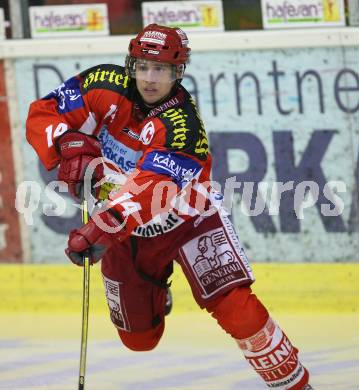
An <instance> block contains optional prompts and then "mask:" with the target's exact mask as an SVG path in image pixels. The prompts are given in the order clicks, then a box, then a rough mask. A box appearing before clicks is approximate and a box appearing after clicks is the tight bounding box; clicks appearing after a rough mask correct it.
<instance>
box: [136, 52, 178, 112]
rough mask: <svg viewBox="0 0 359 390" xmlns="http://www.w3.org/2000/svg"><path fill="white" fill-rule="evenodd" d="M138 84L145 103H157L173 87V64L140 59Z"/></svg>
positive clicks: (138, 61)
mask: <svg viewBox="0 0 359 390" xmlns="http://www.w3.org/2000/svg"><path fill="white" fill-rule="evenodd" d="M136 84H137V89H138V91H139V93H140V95H141V96H142V99H143V100H144V101H145V103H147V104H153V103H156V102H157V101H159V100H161V99H163V98H164V97H166V96H167V95H168V94H169V93H170V91H171V89H172V87H173V84H174V80H173V70H172V65H171V64H167V63H165V62H156V61H148V60H143V59H138V60H137V61H136Z"/></svg>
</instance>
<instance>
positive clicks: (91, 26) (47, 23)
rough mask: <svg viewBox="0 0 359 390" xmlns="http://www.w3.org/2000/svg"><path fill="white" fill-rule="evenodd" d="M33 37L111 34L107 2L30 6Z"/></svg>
mask: <svg viewBox="0 0 359 390" xmlns="http://www.w3.org/2000/svg"><path fill="white" fill-rule="evenodd" d="M29 17H30V26H31V37H32V38H50V37H51V38H52V37H69V36H76V37H78V36H103V35H109V25H108V16H107V4H100V3H99V4H76V5H56V6H34V7H29Z"/></svg>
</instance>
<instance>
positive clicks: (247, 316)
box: [207, 287, 269, 339]
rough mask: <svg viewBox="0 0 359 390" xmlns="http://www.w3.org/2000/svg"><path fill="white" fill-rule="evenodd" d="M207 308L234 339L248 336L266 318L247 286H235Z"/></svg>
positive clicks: (262, 307) (263, 308)
mask: <svg viewBox="0 0 359 390" xmlns="http://www.w3.org/2000/svg"><path fill="white" fill-rule="evenodd" d="M207 310H208V311H209V312H211V314H212V316H213V317H214V318H215V319H216V320H217V322H218V324H219V325H220V326H221V327H222V328H223V329H224V330H225V331H226V332H227V333H229V334H230V335H231V336H232V337H234V338H235V339H243V338H247V337H250V336H251V335H253V334H255V333H256V332H258V331H259V330H260V329H261V328H262V327H263V326H264V325H265V323H266V322H267V320H268V317H269V315H268V312H267V310H266V308H265V307H264V306H263V305H262V303H261V302H260V301H259V299H258V298H257V297H256V296H255V294H252V291H251V289H250V288H249V287H236V288H234V289H233V290H231V291H230V292H229V293H227V294H225V295H223V296H221V297H219V298H217V299H216V300H215V302H213V303H212V304H211V305H210V306H209V307H207Z"/></svg>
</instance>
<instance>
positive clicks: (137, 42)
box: [128, 24, 191, 65]
mask: <svg viewBox="0 0 359 390" xmlns="http://www.w3.org/2000/svg"><path fill="white" fill-rule="evenodd" d="M187 45H188V38H187V35H186V33H185V32H184V31H183V30H181V29H180V28H173V27H166V26H160V25H158V24H149V25H148V26H146V27H145V28H144V29H143V30H142V31H141V32H140V33H139V34H138V35H137V37H136V38H134V39H131V41H130V45H129V48H128V51H129V56H130V57H132V58H144V59H147V60H150V61H159V62H167V63H170V64H173V65H181V64H185V63H186V62H187V61H188V59H189V53H190V51H191V49H190V48H189V47H188V46H187Z"/></svg>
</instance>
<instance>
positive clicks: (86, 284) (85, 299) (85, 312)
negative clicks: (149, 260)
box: [79, 200, 90, 390]
mask: <svg viewBox="0 0 359 390" xmlns="http://www.w3.org/2000/svg"><path fill="white" fill-rule="evenodd" d="M82 222H83V223H84V224H86V223H87V222H88V209H87V201H86V200H83V202H82ZM83 260H84V270H83V295H82V329H81V352H80V372H79V390H84V388H85V373H86V354H87V336H88V316H89V300H90V259H89V256H88V255H85V256H84V259H83Z"/></svg>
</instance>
